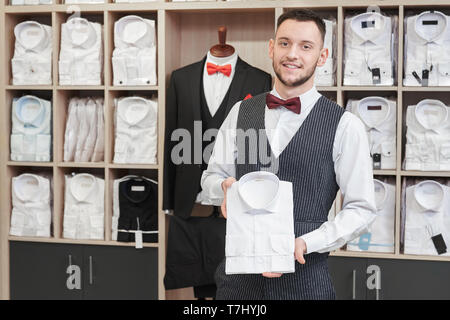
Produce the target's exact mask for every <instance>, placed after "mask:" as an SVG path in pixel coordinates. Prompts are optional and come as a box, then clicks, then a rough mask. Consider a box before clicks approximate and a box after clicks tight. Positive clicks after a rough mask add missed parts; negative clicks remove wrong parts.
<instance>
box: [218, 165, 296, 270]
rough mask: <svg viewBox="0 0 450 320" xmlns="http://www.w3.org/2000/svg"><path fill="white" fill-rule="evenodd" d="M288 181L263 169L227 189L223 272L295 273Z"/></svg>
mask: <svg viewBox="0 0 450 320" xmlns="http://www.w3.org/2000/svg"><path fill="white" fill-rule="evenodd" d="M293 208H294V204H293V194H292V183H291V182H287V181H280V180H279V179H278V177H277V176H276V175H274V174H273V173H269V172H264V171H256V172H250V173H248V174H246V175H244V176H242V177H241V178H240V179H239V181H237V182H235V183H234V184H233V185H232V186H231V188H230V189H229V190H228V191H227V228H226V239H225V256H226V265H225V273H226V274H238V273H240V274H247V273H263V272H279V273H290V272H295V259H294V248H295V234H294V215H293Z"/></svg>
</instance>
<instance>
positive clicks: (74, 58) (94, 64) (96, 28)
mask: <svg viewBox="0 0 450 320" xmlns="http://www.w3.org/2000/svg"><path fill="white" fill-rule="evenodd" d="M102 28H103V27H102V25H101V24H100V23H97V22H90V21H88V20H86V19H84V18H78V17H75V18H71V19H69V20H67V22H66V23H63V24H62V25H61V51H60V54H59V63H58V65H59V84H60V85H100V84H101V82H102V70H103V69H102V64H103V37H102V33H103V32H102Z"/></svg>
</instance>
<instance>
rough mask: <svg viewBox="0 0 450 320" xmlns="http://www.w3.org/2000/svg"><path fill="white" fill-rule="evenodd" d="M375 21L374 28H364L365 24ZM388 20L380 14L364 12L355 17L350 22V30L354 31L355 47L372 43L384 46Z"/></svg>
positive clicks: (353, 40)
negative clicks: (368, 42)
mask: <svg viewBox="0 0 450 320" xmlns="http://www.w3.org/2000/svg"><path fill="white" fill-rule="evenodd" d="M372 21H374V23H375V26H374V27H367V28H363V27H362V25H363V23H369V22H372ZM387 23H388V19H387V18H386V17H385V16H383V15H382V14H380V13H378V12H364V13H362V14H359V15H357V16H354V17H353V18H351V20H350V28H351V30H352V31H353V35H354V37H353V39H352V42H353V43H354V44H355V45H362V44H363V43H364V42H367V41H370V42H373V43H374V44H382V43H383V42H382V40H383V38H384V37H383V36H384V34H385V28H386V24H387Z"/></svg>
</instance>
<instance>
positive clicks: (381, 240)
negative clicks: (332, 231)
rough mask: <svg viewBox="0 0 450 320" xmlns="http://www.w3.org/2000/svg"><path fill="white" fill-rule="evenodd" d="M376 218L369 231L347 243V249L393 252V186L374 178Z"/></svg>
mask: <svg viewBox="0 0 450 320" xmlns="http://www.w3.org/2000/svg"><path fill="white" fill-rule="evenodd" d="M373 183H374V187H375V203H376V207H377V212H376V215H377V217H376V219H375V221H374V222H373V223H372V224H371V225H370V227H369V232H367V233H365V234H362V235H361V236H359V237H358V238H356V239H355V240H353V241H350V242H349V243H348V244H347V250H349V251H373V252H389V253H394V243H395V240H394V226H395V186H394V185H391V184H389V183H384V182H383V181H380V180H377V179H374V180H373Z"/></svg>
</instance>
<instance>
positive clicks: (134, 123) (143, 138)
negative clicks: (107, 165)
mask: <svg viewBox="0 0 450 320" xmlns="http://www.w3.org/2000/svg"><path fill="white" fill-rule="evenodd" d="M115 106H116V110H115V113H116V116H115V119H116V121H115V125H116V130H115V131H116V132H115V134H116V138H115V143H114V163H145V164H155V163H156V152H157V149H158V148H157V147H158V137H157V116H158V112H157V108H158V104H157V102H156V99H145V98H142V97H125V98H120V99H117V100H115Z"/></svg>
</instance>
